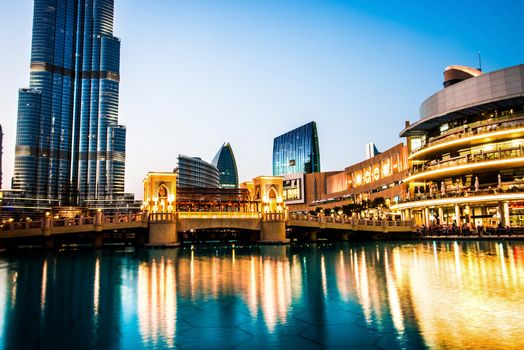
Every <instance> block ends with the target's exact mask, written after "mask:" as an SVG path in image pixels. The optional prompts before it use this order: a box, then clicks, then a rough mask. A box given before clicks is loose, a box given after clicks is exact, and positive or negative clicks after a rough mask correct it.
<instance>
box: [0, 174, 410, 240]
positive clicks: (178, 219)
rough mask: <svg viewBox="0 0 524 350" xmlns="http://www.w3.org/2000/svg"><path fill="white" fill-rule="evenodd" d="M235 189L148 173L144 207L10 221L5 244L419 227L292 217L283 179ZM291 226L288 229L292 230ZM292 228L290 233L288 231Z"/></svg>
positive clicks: (344, 235)
mask: <svg viewBox="0 0 524 350" xmlns="http://www.w3.org/2000/svg"><path fill="white" fill-rule="evenodd" d="M243 186H244V187H243V188H242V189H240V190H234V191H229V192H228V191H223V190H222V192H220V191H218V190H209V189H204V190H202V189H201V190H194V189H192V190H179V198H177V197H176V193H177V192H176V191H177V189H176V174H173V173H153V174H151V173H150V174H148V177H147V178H146V180H145V181H144V188H145V190H144V198H145V200H144V206H143V209H144V210H143V212H142V213H138V214H128V215H122V214H118V215H105V214H104V213H103V212H102V211H98V212H96V214H95V215H93V216H89V217H78V218H69V219H54V218H53V217H52V216H51V215H48V216H46V217H45V218H43V219H42V220H37V221H29V222H10V223H7V224H6V225H5V226H4V227H3V229H2V231H0V242H1V241H3V243H0V246H1V245H2V244H3V245H4V246H5V245H9V244H10V242H11V241H17V242H24V241H28V242H35V241H36V242H40V244H43V245H45V246H47V247H56V246H57V245H63V244H64V242H66V243H65V244H67V242H69V243H72V244H74V242H85V243H87V244H93V245H94V246H95V247H101V246H103V245H104V242H105V243H109V242H122V241H124V242H125V241H127V242H129V243H134V244H143V245H151V246H177V245H179V244H180V242H181V241H183V240H184V239H187V238H189V239H194V238H195V236H198V233H199V232H203V231H210V230H214V231H215V232H216V234H215V235H214V237H215V238H217V237H218V238H222V236H223V238H227V236H228V232H231V231H234V232H236V233H235V235H236V236H235V238H236V239H239V240H251V241H257V242H261V243H287V242H289V239H290V238H291V239H300V240H304V239H307V240H316V239H317V235H318V234H322V235H324V236H325V237H326V235H327V238H330V237H331V236H332V237H335V236H337V237H338V238H341V239H348V238H349V237H350V236H351V235H352V234H355V233H357V232H360V233H362V232H367V233H371V234H383V235H389V236H390V237H393V236H394V235H399V234H402V233H411V232H413V226H412V223H411V222H404V221H372V220H358V219H356V218H346V217H340V216H339V217H325V216H323V215H322V214H320V215H319V216H313V215H299V214H288V212H287V208H286V207H285V205H284V203H283V201H282V178H281V177H259V178H256V179H254V180H253V182H250V183H244V184H243ZM286 228H287V230H286ZM286 232H287V234H286Z"/></svg>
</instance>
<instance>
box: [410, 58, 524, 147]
mask: <svg viewBox="0 0 524 350" xmlns="http://www.w3.org/2000/svg"><path fill="white" fill-rule="evenodd" d="M519 103H522V104H524V64H520V65H517V66H513V67H509V68H504V69H501V70H497V71H494V72H490V73H486V74H481V75H478V76H476V77H473V78H470V79H467V80H464V81H461V82H459V83H457V84H455V85H451V86H449V87H447V88H444V89H443V90H441V91H439V92H437V93H436V94H434V95H432V96H430V97H429V98H428V99H426V101H424V103H422V105H421V106H420V120H419V121H417V122H415V123H413V124H411V125H410V126H408V127H406V128H405V129H404V130H402V131H401V132H400V137H407V136H420V135H423V134H424V133H425V132H426V131H428V130H430V129H432V128H434V127H436V126H438V125H440V124H442V123H445V122H447V121H450V120H454V119H458V118H461V117H465V116H469V115H475V114H479V113H482V112H484V111H489V110H493V109H496V108H507V107H510V106H514V105H515V104H519Z"/></svg>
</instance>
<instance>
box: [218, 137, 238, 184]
mask: <svg viewBox="0 0 524 350" xmlns="http://www.w3.org/2000/svg"><path fill="white" fill-rule="evenodd" d="M212 163H213V165H214V166H216V167H217V168H218V172H219V174H220V187H221V188H238V171H237V162H236V161H235V155H234V154H233V150H232V149H231V145H230V144H229V143H224V144H223V145H222V147H220V149H219V150H218V152H217V154H216V155H215V158H213V162H212Z"/></svg>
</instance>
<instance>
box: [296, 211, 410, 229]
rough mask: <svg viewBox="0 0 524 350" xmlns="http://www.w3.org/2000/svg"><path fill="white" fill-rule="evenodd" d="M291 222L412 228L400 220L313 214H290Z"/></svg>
mask: <svg viewBox="0 0 524 350" xmlns="http://www.w3.org/2000/svg"><path fill="white" fill-rule="evenodd" d="M289 218H290V219H291V220H300V221H312V222H319V223H337V224H347V225H359V226H370V227H412V225H413V223H412V222H411V221H398V220H372V219H356V218H351V217H344V216H333V217H332V216H322V215H318V216H317V215H311V214H297V213H291V214H289Z"/></svg>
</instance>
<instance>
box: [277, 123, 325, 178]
mask: <svg viewBox="0 0 524 350" xmlns="http://www.w3.org/2000/svg"><path fill="white" fill-rule="evenodd" d="M319 171H320V152H319V147H318V135H317V124H316V123H315V122H311V123H308V124H306V125H302V126H301V127H298V128H296V129H294V130H291V131H289V132H287V133H285V134H283V135H280V136H278V137H276V138H275V140H274V141H273V176H280V175H287V174H298V173H305V174H309V173H316V172H319Z"/></svg>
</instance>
